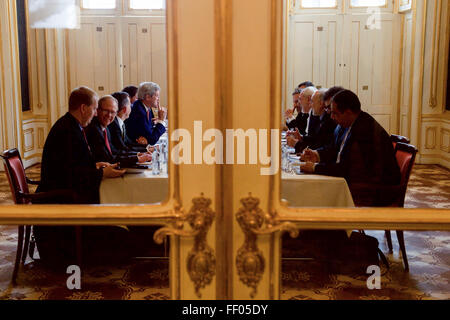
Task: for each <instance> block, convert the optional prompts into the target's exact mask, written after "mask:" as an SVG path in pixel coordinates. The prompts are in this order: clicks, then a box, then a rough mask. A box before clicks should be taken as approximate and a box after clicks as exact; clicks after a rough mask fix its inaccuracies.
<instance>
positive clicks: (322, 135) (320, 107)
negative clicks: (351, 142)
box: [287, 89, 336, 153]
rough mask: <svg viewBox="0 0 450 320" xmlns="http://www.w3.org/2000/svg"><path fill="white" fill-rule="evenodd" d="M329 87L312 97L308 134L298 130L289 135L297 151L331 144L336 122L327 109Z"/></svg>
mask: <svg viewBox="0 0 450 320" xmlns="http://www.w3.org/2000/svg"><path fill="white" fill-rule="evenodd" d="M326 92H327V89H320V90H319V91H316V92H315V93H314V95H313V97H312V100H311V104H312V114H311V116H310V118H309V128H308V133H307V134H306V135H301V134H300V132H299V131H298V130H296V131H295V132H294V134H293V135H289V136H288V137H287V144H288V145H289V146H290V147H292V148H295V152H296V153H301V152H303V150H304V149H305V148H306V147H309V148H310V149H318V148H320V147H323V146H326V145H328V144H330V143H331V142H332V140H333V137H334V135H333V133H334V130H335V128H336V123H335V122H334V121H333V119H331V117H330V115H329V114H328V113H327V112H326V110H325V101H324V97H325V93H326Z"/></svg>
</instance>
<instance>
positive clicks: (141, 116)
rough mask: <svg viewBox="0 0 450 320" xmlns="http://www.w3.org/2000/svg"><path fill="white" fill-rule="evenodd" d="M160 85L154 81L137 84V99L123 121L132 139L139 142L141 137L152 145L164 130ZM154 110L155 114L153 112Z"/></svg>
mask: <svg viewBox="0 0 450 320" xmlns="http://www.w3.org/2000/svg"><path fill="white" fill-rule="evenodd" d="M159 92H160V87H159V85H157V84H156V83H154V82H143V83H141V84H140V85H139V89H138V100H136V102H135V103H134V104H133V107H132V109H131V113H130V116H129V118H128V119H127V120H126V121H125V126H126V130H127V134H128V136H129V137H130V139H131V140H132V141H137V142H139V143H141V141H142V140H143V139H145V141H146V142H147V143H148V144H150V145H154V144H156V143H157V142H158V140H159V138H160V137H161V136H162V135H163V134H164V133H165V132H166V128H165V126H164V119H165V117H166V115H165V111H164V108H162V107H161V106H160V105H159ZM153 110H156V114H153V112H152V111H153Z"/></svg>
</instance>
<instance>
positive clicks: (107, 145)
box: [103, 129, 112, 155]
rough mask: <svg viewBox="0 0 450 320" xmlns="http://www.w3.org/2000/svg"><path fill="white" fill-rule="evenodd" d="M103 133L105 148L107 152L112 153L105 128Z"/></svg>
mask: <svg viewBox="0 0 450 320" xmlns="http://www.w3.org/2000/svg"><path fill="white" fill-rule="evenodd" d="M103 135H104V137H105V145H106V148H107V149H108V151H109V153H110V154H111V155H112V152H111V146H110V145H109V140H108V133H107V132H106V129H105V130H103Z"/></svg>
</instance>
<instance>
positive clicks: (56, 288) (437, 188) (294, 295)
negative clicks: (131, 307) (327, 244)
mask: <svg viewBox="0 0 450 320" xmlns="http://www.w3.org/2000/svg"><path fill="white" fill-rule="evenodd" d="M27 175H28V177H30V178H31V179H39V166H34V167H32V168H30V169H28V170H27ZM9 203H12V200H11V194H10V191H9V185H8V182H7V180H6V178H5V177H4V175H3V174H1V175H0V204H9ZM406 206H407V207H410V208H416V207H430V208H449V209H450V171H448V170H446V169H444V168H442V167H439V166H434V165H416V166H415V168H414V170H413V173H412V177H411V181H410V184H409V189H408V194H407V199H406ZM0 210H1V209H0ZM366 233H367V234H369V235H372V236H374V237H376V238H377V239H378V241H379V243H380V249H381V250H382V251H383V252H384V253H385V255H386V256H387V258H388V260H389V263H390V268H389V270H387V269H386V268H385V267H384V266H382V268H381V271H382V277H381V289H380V290H369V289H367V286H366V280H367V277H368V276H366V275H356V274H355V275H341V274H332V273H330V272H328V270H327V269H326V267H325V266H324V265H322V264H319V263H318V262H316V261H299V260H288V259H284V260H283V262H282V275H281V277H282V292H281V298H282V299H284V300H287V299H291V300H391V299H392V300H421V299H450V233H448V232H405V243H406V250H407V253H408V261H409V264H410V272H409V273H406V272H404V269H403V264H402V260H401V257H400V256H399V248H398V242H397V238H396V236H395V232H393V235H392V240H393V244H394V254H388V249H387V245H386V242H385V239H384V232H383V231H366ZM16 245H17V227H15V226H0V299H13V300H38V299H42V300H46V299H50V300H62V299H70V300H97V299H106V300H128V299H131V300H158V299H169V295H170V293H169V279H168V260H167V259H164V258H155V259H143V260H138V259H136V260H133V261H131V262H130V263H128V264H124V265H116V266H111V265H108V266H100V265H97V266H95V267H88V268H86V269H85V270H82V272H83V274H82V279H83V281H82V287H81V290H69V289H67V286H66V280H67V278H68V276H69V275H68V274H66V273H65V270H56V271H55V270H49V269H48V268H45V267H43V266H41V265H40V264H39V263H38V262H37V261H38V260H36V261H33V260H32V259H31V258H28V261H27V264H26V266H25V268H24V269H22V270H21V271H20V272H19V277H18V284H17V285H16V286H15V287H13V286H12V285H11V274H12V270H13V263H14V259H15V250H16ZM285 249H289V248H285Z"/></svg>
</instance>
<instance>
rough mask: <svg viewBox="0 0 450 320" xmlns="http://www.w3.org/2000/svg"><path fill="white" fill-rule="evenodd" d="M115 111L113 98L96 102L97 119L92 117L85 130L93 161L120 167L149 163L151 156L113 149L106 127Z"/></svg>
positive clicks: (105, 98) (103, 98) (115, 101)
mask: <svg viewBox="0 0 450 320" xmlns="http://www.w3.org/2000/svg"><path fill="white" fill-rule="evenodd" d="M117 109H118V107H117V100H116V99H115V98H114V97H113V96H110V95H107V96H104V97H102V98H101V99H100V100H99V101H98V111H97V117H94V119H93V120H92V122H91V123H90V124H89V126H88V127H87V129H86V135H87V139H88V142H89V146H90V147H91V150H92V153H93V155H94V159H95V160H96V161H104V162H109V163H117V162H119V163H120V166H121V167H130V166H133V165H135V164H136V163H137V162H145V161H150V160H151V155H150V154H148V153H136V152H130V151H128V150H121V149H116V148H115V147H114V145H113V143H112V141H111V134H110V132H109V129H108V126H109V125H110V124H111V122H112V121H113V120H114V118H115V116H116V114H117Z"/></svg>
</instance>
